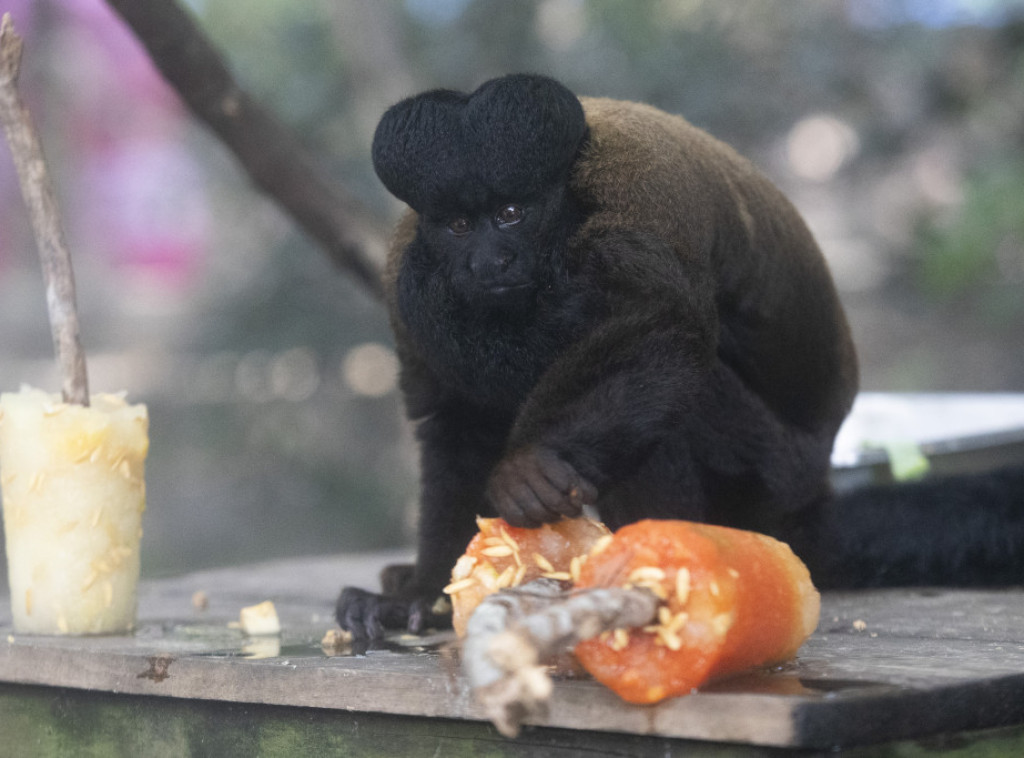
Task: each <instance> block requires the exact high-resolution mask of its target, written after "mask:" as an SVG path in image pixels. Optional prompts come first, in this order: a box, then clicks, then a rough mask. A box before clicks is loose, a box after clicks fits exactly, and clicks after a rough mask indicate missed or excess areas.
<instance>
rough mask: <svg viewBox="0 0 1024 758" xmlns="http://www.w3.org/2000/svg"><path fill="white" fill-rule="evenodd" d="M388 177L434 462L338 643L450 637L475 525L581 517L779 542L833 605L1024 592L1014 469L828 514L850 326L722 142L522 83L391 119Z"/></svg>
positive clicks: (806, 244)
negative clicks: (399, 565)
mask: <svg viewBox="0 0 1024 758" xmlns="http://www.w3.org/2000/svg"><path fill="white" fill-rule="evenodd" d="M373 161H374V167H375V169H376V171H377V174H378V176H379V177H380V179H381V181H383V182H384V184H385V185H386V186H387V188H388V189H389V190H390V191H391V192H392V193H393V194H394V195H396V196H397V197H398V198H399V199H401V200H403V201H404V202H406V203H407V204H408V205H409V206H410V208H411V209H412V212H410V213H409V214H407V215H406V217H405V218H404V219H403V221H402V222H401V224H400V226H399V229H398V232H397V234H396V238H395V240H394V244H393V246H392V250H391V256H390V259H389V266H388V270H387V281H386V290H387V293H388V303H389V306H390V309H391V316H392V323H393V327H394V330H395V335H396V340H397V346H398V353H399V357H400V359H401V365H402V374H401V382H402V390H403V392H404V394H405V400H406V405H407V410H408V413H409V416H410V418H412V419H414V420H416V421H417V422H418V436H419V439H420V442H421V445H422V461H421V465H422V498H421V514H420V526H419V555H418V559H417V564H416V566H415V570H414V571H413V572H402V571H391V572H385V581H384V584H385V593H384V595H375V594H371V593H368V592H364V591H362V590H357V589H353V588H347V589H345V590H344V591H343V592H342V595H341V597H340V598H339V600H338V609H337V611H338V620H339V622H340V623H341V625H342V626H343V627H345V628H348V629H350V630H352V631H353V632H355V633H356V634H357V635H359V636H369V637H378V636H380V635H381V634H382V633H383V631H384V629H385V628H386V627H402V626H408V628H410V629H411V630H413V631H418V630H420V629H422V628H423V626H424V625H425V624H426V623H427V622H432V621H434V620H435V619H433V618H432V617H431V614H430V611H429V609H430V608H431V606H432V604H433V603H434V601H435V600H436V598H437V597H438V595H439V591H440V589H441V588H442V587H443V586H444V585H445V583H446V582H447V579H448V577H449V573H450V571H451V568H452V565H453V564H454V562H455V559H456V558H457V557H458V555H459V554H460V553H461V552H462V551H463V550H464V549H465V547H466V544H467V542H468V540H469V538H470V537H471V536H472V534H473V533H474V531H475V521H474V517H475V516H476V515H478V514H480V515H500V516H502V517H504V518H505V519H507V520H508V521H509V522H510V523H512V524H515V525H519V526H536V525H540V524H541V523H544V522H548V521H553V520H557V519H559V518H561V517H563V516H576V515H579V514H580V512H581V511H580V509H581V506H582V505H583V504H584V503H592V504H594V505H595V506H596V507H597V509H598V511H599V513H600V516H601V518H602V519H603V520H604V521H605V522H606V523H607V524H608V526H610V527H612V528H613V529H614V528H616V527H618V526H620V525H622V524H625V523H629V522H632V521H636V520H638V519H640V518H647V517H651V518H685V519H694V520H701V521H708V522H712V523H718V524H726V525H730V526H736V527H741V528H748V529H755V530H759V531H763V532H767V533H769V534H773V535H775V536H778V537H780V538H782V539H786V540H788V541H790V542H791V543H792V544H793V545H794V548H795V549H796V551H797V553H798V554H800V555H801V556H802V557H803V558H804V559H805V560H806V561H807V562H808V564H809V566H810V568H811V571H812V575H813V576H814V578H815V580H816V581H817V582H818V583H819V584H820V585H825V586H836V585H845V586H864V585H872V584H881V583H889V584H892V583H923V582H933V581H937V582H944V583H949V582H953V581H956V582H957V583H964V582H968V583H969V582H983V581H992V580H998V581H1003V582H1006V581H1022V580H1024V573H1022V567H1024V558H1022V554H1024V524H1022V522H1024V514H1022V512H1024V473H1022V472H1020V471H1011V472H1002V473H1000V474H997V475H993V477H990V478H988V479H983V480H973V479H972V480H968V481H964V482H960V486H959V487H955V486H954V487H950V486H945V487H944V489H943V492H944V493H947V494H948V493H951V492H960V491H961V490H966V491H967V493H968V494H967V497H966V499H963V500H957V499H956V498H953V499H952V500H950V499H949V498H948V497H945V498H943V499H941V500H940V501H939V502H938V503H934V504H933V505H931V506H926V505H922V503H928V501H929V500H930V499H931V496H932V495H933V494H934V493H933V492H930V491H929V492H924V493H917V494H919V495H922V497H918V498H916V499H915V498H913V497H911V498H910V499H909V500H907V499H906V497H905V495H906V493H907V492H908V491H907V490H902V491H901V492H903V493H904V496H901V497H903V499H901V500H900V502H899V503H897V504H892V503H891V502H889V501H887V500H885V499H884V498H882V497H880V496H879V497H874V496H860V498H861V502H858V503H856V504H851V503H846V502H836V501H835V500H834V499H833V497H832V495H831V492H830V488H829V484H828V472H829V454H830V450H831V447H832V442H833V438H834V436H835V434H836V431H837V430H838V428H839V425H840V423H841V422H842V420H843V417H844V416H845V415H846V413H847V412H848V411H849V408H850V405H851V403H852V400H853V397H854V395H855V393H856V390H857V367H856V358H855V355H854V349H853V344H852V342H851V339H850V334H849V329H848V327H847V324H846V320H845V317H844V315H843V311H842V308H841V306H840V303H839V300H838V298H837V296H836V292H835V288H834V286H833V284H832V280H831V278H830V276H829V273H828V270H827V268H826V265H825V263H824V260H823V258H822V256H821V253H820V252H819V250H818V247H817V245H816V244H815V242H814V239H813V238H812V236H811V234H810V232H809V231H808V229H807V227H806V225H805V224H804V222H803V221H802V219H801V218H800V216H799V215H798V213H797V212H796V210H794V208H793V206H792V205H791V204H790V203H789V202H788V201H787V199H786V198H785V197H784V196H783V195H782V193H781V192H780V191H779V190H778V189H776V188H775V187H774V186H773V185H772V184H771V183H770V182H769V181H768V180H767V179H766V178H765V177H764V176H762V175H761V174H760V173H759V172H758V171H757V170H756V169H755V168H754V167H753V166H752V165H751V164H750V163H749V162H748V161H746V160H745V159H743V158H742V157H740V156H739V155H738V154H736V153H735V152H734V151H733V150H732V149H730V148H729V147H727V146H726V145H724V144H723V143H721V142H719V141H717V140H716V139H714V138H713V137H711V136H710V135H708V134H706V133H705V132H703V131H701V130H699V129H697V128H695V127H693V126H692V125H690V124H689V123H687V122H686V121H685V120H683V119H682V118H680V117H678V116H672V115H668V114H666V113H663V112H661V111H659V110H657V109H655V108H652V107H649V106H646V105H640V104H636V103H629V102H619V101H614V100H605V99H591V98H577V97H576V96H575V95H573V94H572V93H571V92H570V91H569V90H567V89H566V88H565V87H564V86H562V85H561V84H559V83H558V82H555V81H553V80H551V79H548V78H545V77H540V76H530V75H512V76H506V77H502V78H500V79H495V80H492V81H489V82H487V83H485V84H484V85H482V86H481V87H480V88H479V89H477V90H476V91H475V92H473V93H472V94H463V93H459V92H453V91H449V90H437V91H433V92H427V93H425V94H422V95H419V96H417V97H413V98H410V99H408V100H404V101H402V102H400V103H398V104H397V105H395V106H394V107H392V108H391V109H389V110H388V111H387V112H386V113H385V114H384V117H383V118H382V119H381V122H380V125H379V126H378V127H377V132H376V135H375V137H374V143H373ZM979 487H980V488H982V490H985V491H986V492H990V493H991V496H992V497H991V498H989V500H990V501H991V500H992V498H995V501H992V502H989V503H986V504H985V507H984V508H983V509H978V508H975V507H974V506H975V504H976V501H977V493H974V492H973V490H974V489H976V488H979ZM986 488H987V489H986ZM909 492H910V494H911V495H913V494H915V492H916V490H913V489H912V490H910V491H909ZM929 508H934V510H929ZM965 518H966V519H968V520H969V522H970V529H972V530H974V531H973V533H971V534H965V531H970V530H968V529H966V527H965V526H964V523H963V519H965ZM943 519H946V523H945V524H943V523H942V520H943ZM949 519H954V520H953V521H952V522H950V521H949ZM961 538H965V539H967V540H973V542H970V543H969V544H968V543H965V542H963V541H962V540H961Z"/></svg>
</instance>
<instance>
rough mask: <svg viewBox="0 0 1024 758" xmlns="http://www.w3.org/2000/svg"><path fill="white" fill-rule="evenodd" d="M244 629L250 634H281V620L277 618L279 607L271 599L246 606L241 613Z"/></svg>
mask: <svg viewBox="0 0 1024 758" xmlns="http://www.w3.org/2000/svg"><path fill="white" fill-rule="evenodd" d="M238 620H239V622H240V623H241V625H242V631H243V632H245V633H246V634H248V635H251V636H256V635H265V634H279V633H280V632H281V622H280V621H279V620H278V618H277V609H276V608H275V607H274V604H273V603H272V602H271V601H270V600H265V601H263V602H262V603H259V604H257V605H250V606H246V607H245V608H243V609H242V612H241V613H240V614H239V619H238Z"/></svg>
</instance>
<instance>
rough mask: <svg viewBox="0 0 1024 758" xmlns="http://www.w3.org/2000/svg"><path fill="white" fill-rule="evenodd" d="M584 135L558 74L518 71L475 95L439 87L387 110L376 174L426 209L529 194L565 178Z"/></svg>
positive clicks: (376, 149)
mask: <svg viewBox="0 0 1024 758" xmlns="http://www.w3.org/2000/svg"><path fill="white" fill-rule="evenodd" d="M585 133H586V120H585V118H584V115H583V108H582V106H581V105H580V102H579V100H578V99H577V98H576V96H575V95H574V94H573V93H572V92H570V91H569V90H568V89H566V88H565V87H564V86H562V85H561V84H559V83H558V82H556V81H555V80H553V79H549V78H547V77H542V76H533V75H528V74H513V75H510V76H505V77H501V78H500V79H492V80H491V81H489V82H486V83H485V84H483V85H481V86H480V88H479V89H477V90H476V92H474V93H472V94H471V95H464V94H461V93H458V92H453V91H451V90H435V91H432V92H426V93H424V94H422V95H417V96H416V97H412V98H409V99H408V100H403V101H402V102H400V103H398V104H397V105H395V106H393V107H392V108H390V109H388V111H387V112H386V113H385V114H384V116H383V118H382V119H381V121H380V124H378V126H377V132H376V134H375V135H374V139H373V165H374V169H375V170H376V172H377V176H379V177H380V180H381V181H382V182H383V183H384V185H385V186H386V187H387V188H388V190H390V191H391V193H392V194H394V195H395V196H396V197H398V198H399V199H400V200H403V201H404V202H406V203H408V204H409V205H410V206H411V207H412V208H413V209H414V210H416V211H419V212H421V213H427V214H438V213H443V212H445V211H446V210H453V209H460V208H467V207H474V206H475V205H479V206H486V204H487V203H490V202H493V201H494V200H496V199H499V200H500V199H509V198H523V199H525V198H529V197H532V196H535V195H536V194H537V193H539V192H540V191H541V190H542V189H543V188H544V187H546V186H549V185H551V184H554V183H556V182H558V181H563V180H564V177H565V175H566V173H567V172H568V170H569V167H570V166H571V165H572V162H573V160H574V159H575V157H576V154H577V153H578V151H579V147H580V144H581V142H582V141H583V138H584V135H585Z"/></svg>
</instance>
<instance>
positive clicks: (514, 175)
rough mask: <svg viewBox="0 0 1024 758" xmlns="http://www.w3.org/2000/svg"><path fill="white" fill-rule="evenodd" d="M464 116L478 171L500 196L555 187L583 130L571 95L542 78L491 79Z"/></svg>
mask: <svg viewBox="0 0 1024 758" xmlns="http://www.w3.org/2000/svg"><path fill="white" fill-rule="evenodd" d="M465 111H466V116H465V125H466V130H467V132H468V133H469V136H470V141H471V143H472V144H473V145H474V147H475V148H476V153H477V160H478V161H480V163H478V164H477V166H478V167H479V169H478V170H481V171H482V173H483V174H484V175H485V180H486V181H487V183H488V184H489V185H490V187H491V189H493V190H495V191H497V192H498V193H499V194H502V193H506V194H507V193H510V194H511V195H512V196H519V197H528V196H530V195H533V194H536V193H537V192H538V191H539V190H541V189H543V188H544V187H545V186H547V185H549V184H552V183H554V182H556V181H559V180H560V179H561V178H562V177H563V176H564V175H565V173H566V172H567V171H568V169H569V167H570V166H571V165H572V162H573V161H574V160H575V158H576V154H577V152H578V151H579V147H580V143H581V142H582V141H583V137H584V134H585V133H586V130H587V124H586V119H585V117H584V115H583V106H582V105H580V101H579V99H578V98H577V97H576V95H574V94H573V93H572V92H570V91H569V90H568V89H567V88H566V87H565V86H563V85H562V84H560V83H558V82H556V81H555V80H554V79H549V78H547V77H545V76H535V75H531V74H511V75H509V76H503V77H501V78H500V79H492V80H491V81H489V82H486V83H485V84H483V85H481V86H480V88H479V89H478V90H477V91H476V92H474V93H473V94H472V96H471V97H470V98H469V102H468V103H467V104H466V109H465Z"/></svg>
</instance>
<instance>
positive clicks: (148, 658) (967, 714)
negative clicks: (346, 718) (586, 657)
mask: <svg viewBox="0 0 1024 758" xmlns="http://www.w3.org/2000/svg"><path fill="white" fill-rule="evenodd" d="M395 558H396V556H395V555H374V556H339V557H325V558H313V559H302V560H293V561H283V562H274V563H266V564H259V565H253V566H245V567H238V568H231V569H224V570H217V571H206V572H197V573H195V574H190V575H187V576H183V577H179V578H174V579H166V580H153V581H147V582H144V583H143V587H142V592H141V597H140V608H139V621H140V623H139V628H138V630H137V632H136V633H135V634H134V635H132V636H130V637H92V638H59V637H29V636H23V635H16V634H13V632H12V631H11V627H10V612H9V606H8V602H7V598H6V596H4V597H2V599H0V682H6V683H12V684H26V685H50V686H60V687H70V688H80V689H86V690H100V691H105V692H110V693H123V694H130V695H145V696H152V695H156V696H164V697H172V698H182V699H199V700H214V701H221V702H227V703H253V704H266V705H274V706H299V707H311V708H317V709H327V710H342V711H346V712H364V713H379V714H395V715H403V716H425V717H443V718H449V719H467V720H474V721H476V720H482V719H483V715H482V713H481V711H480V710H479V709H478V708H477V707H476V705H475V704H474V703H473V701H472V699H471V698H470V696H469V693H468V691H467V688H466V685H465V681H464V679H463V678H462V676H461V673H460V671H459V667H458V660H457V650H456V648H455V646H454V645H452V644H451V641H450V637H447V636H444V635H442V636H437V637H434V638H428V639H426V640H421V639H419V638H402V637H394V638H392V639H390V640H389V642H388V644H387V645H386V646H385V647H383V648H382V649H379V650H371V651H367V652H366V654H365V655H342V656H332V657H328V656H327V655H325V654H324V653H323V651H322V650H321V649H320V646H319V640H320V639H321V637H322V636H323V634H324V632H325V631H326V630H327V629H329V628H331V627H332V626H333V620H332V618H331V613H332V607H333V601H334V598H335V596H336V593H337V590H338V588H339V587H340V586H341V585H342V584H343V583H349V584H353V585H358V586H373V585H374V584H375V578H374V577H375V575H376V571H377V569H378V568H379V566H380V565H382V564H383V563H385V562H389V561H392V560H394V559H395ZM200 590H201V591H204V592H205V593H206V594H207V595H208V597H209V600H210V602H209V607H208V608H207V609H206V610H205V611H198V610H196V609H195V608H193V606H192V601H191V598H192V595H193V593H194V592H196V591H200ZM266 599H270V600H273V601H274V602H275V604H276V606H277V609H278V613H279V615H280V616H281V620H282V625H283V628H284V630H283V632H282V634H281V636H280V638H279V639H278V638H273V639H270V640H258V639H247V638H245V637H244V635H242V633H241V632H240V631H238V630H237V629H234V628H230V627H229V622H231V621H233V620H236V619H237V617H238V611H239V609H240V608H241V607H242V606H244V605H250V604H253V603H255V602H259V601H262V600H266ZM536 723H537V724H543V725H548V726H552V727H559V728H564V729H570V730H587V731H595V732H618V733H622V734H633V735H658V736H660V737H665V738H686V739H699V740H712V741H717V742H727V743H748V744H754V745H773V746H787V747H808V748H825V747H831V746H834V745H857V744H871V743H880V742H891V741H895V740H900V739H907V738H917V737H924V736H929V735H934V734H938V733H948V732H956V731H962V730H973V729H980V728H986V727H992V726H999V725H1007V724H1022V723H1024V592H1022V591H1021V590H1005V591H973V592H966V591H955V592H954V591H932V590H897V591H880V592H863V593H835V594H828V595H826V596H825V598H824V603H823V610H822V621H821V625H820V627H819V630H818V632H817V633H816V634H815V635H814V636H813V637H812V639H811V640H809V641H808V643H807V644H806V645H805V646H804V647H803V648H802V649H801V651H800V654H799V657H798V659H797V660H796V661H794V662H792V663H790V664H787V665H785V666H781V667H778V668H776V669H774V670H771V671H760V672H754V673H750V674H744V675H742V676H739V677H734V678H732V679H729V680H725V681H721V682H717V683H714V684H712V685H710V686H708V687H706V688H704V689H703V690H702V691H701V692H699V693H697V694H694V695H691V696H688V697H684V698H677V699H675V700H671V701H668V702H665V703H662V704H659V705H656V706H649V707H641V706H632V705H628V704H625V703H623V702H622V701H620V700H619V699H618V698H617V697H616V696H615V695H613V694H612V693H610V692H609V691H607V690H605V689H604V688H603V687H601V686H600V685H598V684H596V683H595V682H593V681H590V680H581V679H577V680H564V681H559V682H558V683H557V684H556V687H555V693H554V697H553V698H552V702H551V707H550V711H549V714H548V717H547V719H544V720H540V721H538V722H536Z"/></svg>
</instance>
